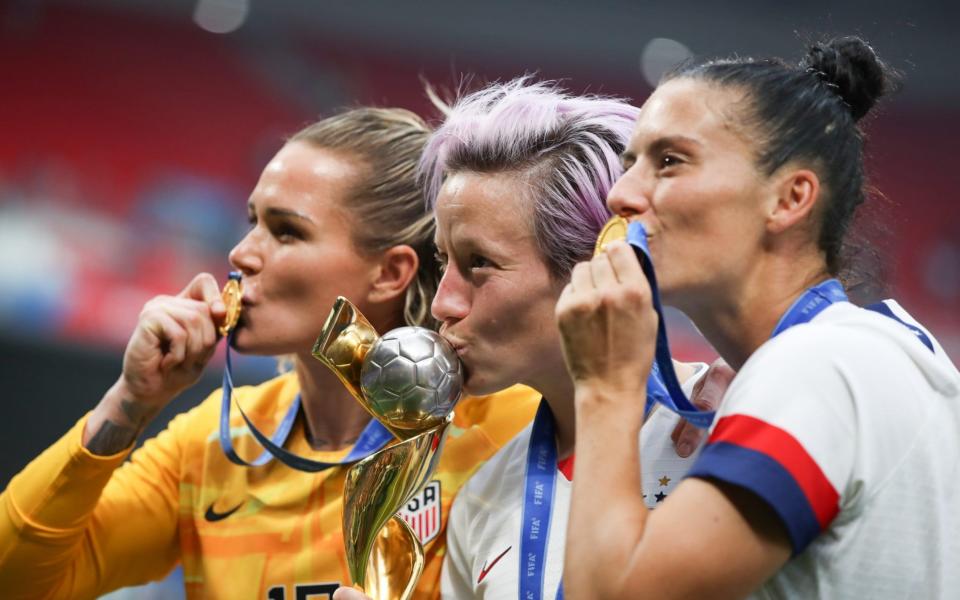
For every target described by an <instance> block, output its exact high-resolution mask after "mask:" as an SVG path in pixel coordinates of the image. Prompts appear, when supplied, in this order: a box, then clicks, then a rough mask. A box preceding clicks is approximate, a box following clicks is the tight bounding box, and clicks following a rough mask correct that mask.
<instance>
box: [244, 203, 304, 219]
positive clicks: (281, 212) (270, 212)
mask: <svg viewBox="0 0 960 600" xmlns="http://www.w3.org/2000/svg"><path fill="white" fill-rule="evenodd" d="M247 210H248V211H249V212H256V210H255V207H254V205H253V202H249V203H247ZM264 212H266V215H267V216H268V217H290V218H294V219H302V220H304V221H307V222H308V223H313V222H314V221H313V219H311V218H310V217H309V216H307V215H305V214H303V213H302V212H298V211H295V210H291V209H289V208H278V207H275V206H271V207H268V208H266V209H265V211H264Z"/></svg>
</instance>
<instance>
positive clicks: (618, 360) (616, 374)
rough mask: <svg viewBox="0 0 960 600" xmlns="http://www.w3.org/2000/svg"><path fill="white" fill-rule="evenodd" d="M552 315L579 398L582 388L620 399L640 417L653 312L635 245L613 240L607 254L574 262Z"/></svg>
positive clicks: (651, 351)
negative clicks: (556, 322)
mask: <svg viewBox="0 0 960 600" xmlns="http://www.w3.org/2000/svg"><path fill="white" fill-rule="evenodd" d="M556 316H557V321H558V323H559V326H560V334H561V338H562V342H563V352H564V357H565V359H566V363H567V370H568V371H569V372H570V376H571V377H572V378H573V382H574V385H575V387H576V388H577V391H578V393H577V396H578V400H580V399H581V397H582V396H585V395H584V394H581V393H580V392H581V391H585V390H589V391H590V392H598V393H600V395H601V396H602V397H604V398H607V399H609V400H615V399H619V398H622V399H623V400H624V402H623V404H629V405H633V406H635V407H636V408H637V410H639V411H640V415H641V418H642V414H643V407H644V402H643V401H642V399H643V398H645V394H646V383H647V377H648V374H649V372H650V368H651V366H652V364H653V357H654V352H655V348H656V336H657V314H656V312H655V311H654V309H653V301H652V295H651V291H650V285H649V284H648V283H647V279H646V276H644V274H643V271H642V270H641V268H640V263H639V262H638V261H637V258H636V256H635V255H634V252H633V249H632V248H631V247H630V246H629V245H627V244H626V243H625V242H614V243H611V244H609V245H608V246H607V250H606V252H605V253H603V254H600V255H597V256H595V257H594V258H593V259H592V260H591V261H589V262H583V263H580V264H578V265H577V266H576V267H574V269H573V275H572V277H571V281H570V284H569V285H567V287H566V288H565V289H564V290H563V293H562V294H561V295H560V299H559V301H558V302H557V309H556ZM587 395H588V396H593V395H594V394H592V393H591V394H587ZM638 397H639V398H640V399H641V401H639V402H638V401H637V399H638Z"/></svg>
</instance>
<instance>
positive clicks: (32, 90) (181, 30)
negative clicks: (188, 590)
mask: <svg viewBox="0 0 960 600" xmlns="http://www.w3.org/2000/svg"><path fill="white" fill-rule="evenodd" d="M958 16H960V5H957V4H956V3H953V2H948V1H946V0H936V1H935V0H927V1H926V2H916V3H911V4H909V5H908V4H907V3H902V2H896V3H882V2H881V3H877V2H844V3H834V2H829V1H828V0H810V1H808V2H804V3H774V2H765V1H761V0H740V1H738V2H735V3H715V2H710V1H709V0H691V1H688V2H684V3H676V2H672V3H667V2H656V3H654V2H636V1H634V2H629V1H626V0H593V1H592V2H589V3H587V2H573V1H570V0H565V1H552V2H551V1H547V0H526V1H523V2H510V1H508V0H487V1H485V2H475V3H462V2H444V1H441V0H426V1H422V2H417V3H413V2H408V3H400V2H389V1H387V0H369V1H366V2H330V1H328V2H323V1H320V0H260V1H253V0H165V1H164V2H148V1H146V0H124V1H121V0H101V1H92V0H91V1H80V0H75V1H67V0H58V1H53V0H49V1H43V0H7V1H5V2H0V257H2V258H0V374H2V379H0V381H2V383H3V387H4V390H5V399H4V402H3V405H4V413H5V414H4V418H3V419H2V420H0V485H2V486H3V487H5V486H6V484H7V482H8V481H9V479H10V477H12V476H13V474H14V473H16V472H17V471H18V470H19V469H21V468H22V467H23V466H24V465H25V464H26V463H27V462H28V461H29V460H30V458H31V457H32V456H34V455H36V454H37V453H39V452H40V451H41V450H42V449H43V448H45V447H46V446H48V445H49V444H50V443H52V442H53V441H54V440H55V439H56V438H57V437H58V436H59V435H61V434H62V433H63V432H64V431H66V429H67V428H68V427H69V426H70V425H71V424H72V423H73V422H75V420H76V419H77V418H79V417H80V416H81V415H82V414H83V413H84V412H85V411H87V410H89V409H90V408H91V407H92V406H93V405H94V404H95V403H96V402H97V401H98V400H99V397H100V395H101V394H102V392H103V391H104V390H105V389H106V388H107V387H108V386H109V384H110V383H112V381H113V380H115V378H116V377H117V374H118V372H119V366H120V358H121V355H122V349H123V345H124V343H125V341H126V339H127V336H128V335H129V333H130V331H131V329H132V327H133V325H134V323H135V321H136V316H137V313H138V312H139V310H140V307H141V306H142V304H143V303H144V301H145V300H146V299H148V298H149V297H150V296H152V295H155V294H157V293H173V292H176V291H177V290H179V289H180V288H181V287H182V286H183V285H184V284H185V283H186V282H187V281H189V279H190V278H191V277H192V276H193V275H194V274H195V273H197V272H199V271H201V270H206V271H210V272H212V273H215V274H217V275H218V276H220V277H222V276H223V275H225V274H226V272H227V271H228V268H229V266H228V264H227V262H226V253H227V251H228V249H229V248H230V247H231V246H232V245H233V244H234V243H235V241H236V240H238V239H239V237H240V236H241V235H242V233H243V231H244V228H245V226H246V225H245V208H244V207H245V202H246V197H247V194H248V193H249V191H250V190H251V189H252V187H253V185H254V183H255V182H256V179H257V176H258V175H259V172H260V170H261V169H262V167H263V166H264V164H265V163H266V161H267V159H268V158H269V157H270V156H271V155H272V154H273V153H274V152H275V151H276V150H277V149H278V148H279V147H280V145H281V144H282V139H283V137H284V136H285V135H288V134H290V133H292V132H294V131H296V130H297V129H299V128H300V126H302V125H303V124H305V123H307V122H309V121H310V120H312V119H314V118H316V117H317V116H319V115H323V114H327V113H329V112H330V111H332V110H334V109H336V108H338V107H342V106H351V105H358V104H371V103H372V104H377V105H382V106H403V107H406V108H410V109H413V110H415V111H418V112H420V113H421V114H424V115H425V116H430V117H435V116H436V114H435V113H434V112H433V111H432V110H431V109H430V106H429V103H428V102H427V101H426V98H425V95H424V93H423V81H429V82H431V83H432V84H434V85H436V86H438V87H439V88H441V89H453V88H455V87H456V86H457V84H458V82H460V81H461V79H462V77H463V76H464V75H466V74H473V75H474V78H475V81H477V82H483V81H489V80H494V79H505V78H510V77H513V76H516V75H519V74H523V73H527V72H537V73H538V74H540V75H541V76H543V77H547V78H559V79H563V80H564V81H565V82H566V84H567V85H568V87H570V88H571V89H573V90H575V91H585V90H586V91H592V92H600V93H608V94H618V95H623V96H626V97H629V98H631V99H633V100H634V101H636V102H638V103H639V102H642V101H643V99H644V98H645V97H646V95H647V94H648V93H649V90H650V89H651V85H652V84H653V83H655V82H656V80H657V78H658V77H659V75H660V74H661V73H662V72H663V71H664V70H665V69H667V68H668V67H670V66H672V65H673V64H676V63H677V62H679V61H681V60H684V59H686V58H688V57H690V56H695V57H701V56H712V55H718V54H721V55H723V54H729V53H733V52H737V53H740V54H776V55H781V56H784V57H787V58H791V59H792V58H795V57H796V58H799V55H800V52H801V50H802V48H803V46H804V44H805V42H806V41H809V40H811V39H814V38H815V37H816V36H818V35H819V34H827V35H830V34H843V33H859V34H862V35H863V36H865V37H866V39H868V40H870V41H871V42H872V43H873V44H874V45H875V47H876V48H877V49H878V50H879V51H880V53H881V55H882V56H883V57H885V58H886V59H887V60H888V62H890V63H891V64H893V66H895V67H896V68H898V69H899V70H901V71H902V72H903V73H904V75H905V82H906V85H905V89H904V90H903V91H902V92H901V93H900V94H899V95H897V96H896V97H895V98H893V100H892V101H889V102H887V104H886V105H885V108H884V109H883V111H882V114H881V115H880V118H878V119H877V120H876V122H875V123H870V124H868V133H869V145H868V149H869V153H870V162H869V168H870V175H871V176H872V180H873V184H874V185H875V186H876V187H877V188H878V189H879V190H880V191H881V192H882V194H883V196H882V198H880V199H879V200H878V201H876V202H874V203H873V206H872V207H871V208H872V211H871V212H872V214H871V220H870V222H869V223H868V224H867V225H868V227H866V228H865V229H864V230H863V231H864V232H865V233H864V235H865V236H866V238H867V239H869V240H870V241H871V242H872V243H873V245H874V246H875V247H876V248H877V249H878V251H879V257H878V258H872V259H869V260H868V262H869V263H871V264H870V265H869V266H870V267H872V268H873V270H874V271H875V272H876V273H878V276H877V277H876V278H874V279H871V280H870V281H869V282H868V285H866V286H865V287H864V289H863V290H862V292H861V296H862V298H864V299H869V298H876V297H880V296H884V295H893V296H895V297H897V298H898V299H899V300H900V301H901V302H902V303H903V304H904V305H905V306H906V307H907V308H908V309H909V310H910V311H912V312H913V314H915V315H916V316H918V317H919V318H920V319H921V320H922V321H924V322H925V323H926V324H927V325H928V326H929V327H930V328H931V329H933V330H934V331H935V332H936V334H937V335H938V336H939V338H940V339H941V341H942V342H943V343H944V345H945V346H946V347H947V349H948V352H950V353H951V356H952V357H953V358H954V360H956V359H957V357H958V356H960V311H958V308H960V208H958V200H957V199H956V198H954V197H953V194H954V193H955V191H956V188H957V184H958V183H960V179H958V176H957V165H956V159H955V158H954V154H955V152H956V150H955V148H956V140H957V139H958V137H960V103H958V100H960V79H958V78H957V76H956V75H957V73H956V66H955V64H956V62H955V57H956V54H957V51H958V50H960V48H958V44H957V42H956V26H957V25H958V24H960V19H958ZM951 148H954V150H951ZM671 337H672V342H673V346H674V349H675V352H676V353H677V354H678V355H680V356H685V357H698V358H709V357H710V356H711V355H712V352H711V350H710V349H709V348H707V347H706V346H704V345H703V343H702V341H701V340H700V339H699V338H698V336H697V334H696V332H695V331H694V330H693V328H692V327H691V326H690V325H689V324H687V323H686V322H685V321H683V320H682V319H681V318H679V317H676V316H675V315H674V317H673V322H672V327H671ZM220 364H221V363H220V362H217V363H216V364H214V365H213V366H212V368H211V369H210V370H209V371H210V373H209V374H208V376H207V378H206V379H205V380H204V381H203V382H201V383H200V384H199V385H198V386H197V389H196V390H195V391H194V392H192V393H188V394H186V395H185V396H184V397H183V398H181V399H179V400H178V401H176V402H175V403H174V405H173V406H171V407H170V408H169V410H168V411H167V412H166V413H165V414H164V415H163V416H162V417H161V418H160V419H159V420H158V422H157V423H156V424H155V426H154V428H153V430H152V431H153V432H155V431H156V430H158V429H159V428H160V427H162V426H163V424H164V423H165V422H166V420H167V419H168V418H169V417H170V416H171V415H172V414H174V413H175V412H179V411H182V410H185V409H186V408H189V407H190V406H192V405H193V404H195V403H196V402H198V401H199V400H200V399H201V398H202V397H203V396H205V395H206V394H207V393H209V392H210V391H211V390H212V389H214V388H215V387H216V386H217V385H218V377H219V372H220ZM274 368H275V367H274V362H273V361H272V360H270V359H265V358H259V359H257V358H248V359H245V360H242V361H238V364H237V366H236V370H237V371H238V379H240V380H242V381H256V380H261V379H264V378H266V377H268V376H269V375H270V374H271V373H272V372H273V370H274ZM179 594H182V592H181V591H180V584H179V583H178V581H177V574H176V573H174V575H173V576H172V578H171V580H170V581H168V582H167V584H166V585H165V586H163V585H160V586H151V587H150V588H147V589H137V590H124V591H121V592H118V593H116V594H114V595H111V597H114V598H117V597H120V598H151V597H163V598H170V597H177V596H178V595H179Z"/></svg>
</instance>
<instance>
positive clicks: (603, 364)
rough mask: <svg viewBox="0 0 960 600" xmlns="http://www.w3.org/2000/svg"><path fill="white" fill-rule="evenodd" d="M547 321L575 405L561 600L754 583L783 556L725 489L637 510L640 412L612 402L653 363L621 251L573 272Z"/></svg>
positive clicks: (641, 298) (639, 384) (760, 522)
mask: <svg viewBox="0 0 960 600" xmlns="http://www.w3.org/2000/svg"><path fill="white" fill-rule="evenodd" d="M557 316H558V320H559V323H560V329H561V334H562V338H563V342H564V351H565V356H566V359H567V365H568V369H569V370H570V373H571V376H572V377H573V380H574V384H575V389H576V396H575V399H576V405H577V426H576V427H577V429H576V439H577V477H575V478H574V484H573V495H572V499H571V513H570V522H569V529H568V537H567V540H568V543H567V553H566V563H565V564H566V565H567V569H566V571H565V573H564V585H565V586H566V589H567V590H569V595H570V597H577V598H623V597H632V596H634V595H636V593H637V591H638V590H642V591H643V593H644V594H646V595H650V596H659V595H663V596H666V597H703V596H704V595H707V596H709V597H739V596H742V595H745V594H746V593H748V592H749V591H750V590H752V589H754V588H756V587H757V586H759V585H760V583H762V582H763V581H764V580H765V579H766V578H768V577H769V576H770V575H771V574H772V573H774V572H775V571H776V570H777V569H778V568H779V567H780V566H781V565H782V564H783V563H784V562H786V560H787V559H788V558H789V556H790V546H789V542H788V540H787V539H786V537H785V535H784V534H783V531H782V529H778V527H777V525H776V521H775V520H773V517H772V516H770V513H769V509H767V510H764V506H765V505H763V503H762V502H760V501H759V500H756V499H755V498H754V497H753V496H752V495H750V494H748V493H743V492H739V491H738V490H737V489H736V488H729V489H728V488H727V487H726V486H724V485H722V484H721V485H714V484H713V483H710V482H707V481H699V480H688V481H685V482H684V483H683V484H681V485H680V486H679V487H678V488H677V489H676V490H675V491H674V492H673V494H671V495H670V497H669V498H668V499H667V501H666V502H664V504H663V505H661V506H660V507H659V508H658V509H657V510H656V511H654V512H651V511H649V510H648V509H647V508H646V506H645V505H644V502H643V497H642V489H641V487H642V486H641V476H640V455H639V449H638V447H637V443H636V440H637V436H638V434H639V431H640V427H641V425H642V422H643V403H638V402H635V401H632V400H631V401H626V400H624V399H635V398H638V397H640V398H642V397H644V394H645V390H646V381H645V378H643V377H637V373H638V372H640V373H644V374H645V373H648V372H649V369H650V365H651V364H652V362H653V353H654V340H655V336H656V329H657V319H656V314H655V313H654V311H653V309H652V304H651V299H650V289H649V286H648V285H647V282H646V279H645V278H644V276H643V274H642V272H641V270H640V267H639V264H637V261H636V260H635V258H634V257H633V256H632V252H631V251H630V249H629V247H628V246H626V245H625V244H611V245H610V246H609V247H608V250H607V253H606V254H603V255H600V256H598V257H596V258H595V259H594V260H593V261H592V262H591V263H583V264H580V265H577V267H576V268H575V269H574V273H573V278H572V282H571V284H570V285H569V286H568V287H567V289H566V290H564V293H563V295H562V296H561V298H560V301H559V303H558V305H557ZM618 332H630V335H629V336H625V335H619V336H618V335H616V334H617V333H618ZM611 456H616V457H618V460H610V457H611ZM596 490H604V499H605V515H604V517H603V519H597V517H596V513H595V511H594V510H593V505H594V502H593V499H594V497H595V493H596ZM741 511H743V512H741ZM754 511H758V512H754ZM743 514H750V515H751V521H750V522H748V521H747V520H745V519H744V518H743V517H742V516H741V515H743ZM754 515H757V516H756V517H754ZM718 548H722V552H717V551H716V550H717V549H718ZM691 557H695V558H691Z"/></svg>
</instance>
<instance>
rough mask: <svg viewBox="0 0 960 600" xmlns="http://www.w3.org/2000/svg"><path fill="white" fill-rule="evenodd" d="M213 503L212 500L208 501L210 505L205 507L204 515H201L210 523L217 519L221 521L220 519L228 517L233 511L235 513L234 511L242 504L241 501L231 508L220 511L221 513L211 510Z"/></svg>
mask: <svg viewBox="0 0 960 600" xmlns="http://www.w3.org/2000/svg"><path fill="white" fill-rule="evenodd" d="M214 504H215V503H214V502H211V503H210V506H208V507H207V512H206V513H204V515H203V518H204V519H206V520H207V521H209V522H211V523H215V522H217V521H222V520H224V519H226V518H227V517H229V516H230V515H232V514H233V513H235V512H237V511H238V510H240V507H241V506H243V502H241V503H240V504H238V505H236V506H234V507H233V508H231V509H230V510H228V511H227V512H222V513H221V512H217V511H215V510H213V505H214Z"/></svg>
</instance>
